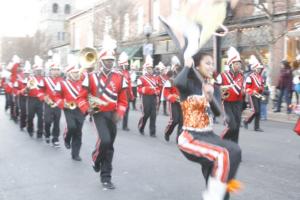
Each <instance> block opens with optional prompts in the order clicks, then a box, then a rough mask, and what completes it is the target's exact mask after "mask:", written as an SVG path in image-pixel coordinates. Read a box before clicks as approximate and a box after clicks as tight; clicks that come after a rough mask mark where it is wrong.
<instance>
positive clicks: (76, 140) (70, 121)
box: [59, 56, 85, 161]
mask: <svg viewBox="0 0 300 200" xmlns="http://www.w3.org/2000/svg"><path fill="white" fill-rule="evenodd" d="M70 57H71V56H69V59H71V58H70ZM66 75H67V78H66V80H63V81H62V82H61V97H62V99H63V100H62V101H61V103H60V104H59V107H60V108H61V109H63V110H64V114H65V118H66V122H67V129H66V131H65V134H64V144H65V147H66V148H67V149H70V148H71V155H72V159H73V160H76V161H81V157H80V156H79V152H80V147H81V141H82V139H81V138H82V127H83V122H84V118H85V116H84V114H83V113H82V112H81V111H80V109H79V108H78V105H77V104H76V99H77V97H78V95H79V92H80V90H81V84H82V81H81V80H80V74H79V68H78V67H77V66H76V65H75V63H70V62H69V66H68V67H67V69H66Z"/></svg>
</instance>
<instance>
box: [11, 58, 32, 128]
mask: <svg viewBox="0 0 300 200" xmlns="http://www.w3.org/2000/svg"><path fill="white" fill-rule="evenodd" d="M29 75H30V63H29V61H26V62H25V66H24V69H23V74H22V75H21V74H20V75H19V78H18V80H17V82H16V83H15V86H16V89H17V95H18V96H19V106H20V130H21V131H23V130H24V128H25V127H26V125H27V123H26V122H27V109H26V107H27V100H28V91H27V87H26V86H27V81H28V78H29Z"/></svg>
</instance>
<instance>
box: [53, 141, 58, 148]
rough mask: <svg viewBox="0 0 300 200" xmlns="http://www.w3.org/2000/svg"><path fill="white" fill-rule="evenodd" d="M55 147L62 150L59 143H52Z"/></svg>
mask: <svg viewBox="0 0 300 200" xmlns="http://www.w3.org/2000/svg"><path fill="white" fill-rule="evenodd" d="M52 145H53V147H55V148H60V144H59V142H58V141H55V142H52Z"/></svg>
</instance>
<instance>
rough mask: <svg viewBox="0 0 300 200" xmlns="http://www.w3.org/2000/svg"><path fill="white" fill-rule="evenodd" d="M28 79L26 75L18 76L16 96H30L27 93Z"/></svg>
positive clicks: (15, 85)
mask: <svg viewBox="0 0 300 200" xmlns="http://www.w3.org/2000/svg"><path fill="white" fill-rule="evenodd" d="M27 81H28V78H25V77H24V74H18V77H17V80H16V81H15V83H14V94H16V95H21V96H28V94H27V92H26V88H27V87H26V86H27Z"/></svg>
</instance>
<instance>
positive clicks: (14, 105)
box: [10, 95, 19, 121]
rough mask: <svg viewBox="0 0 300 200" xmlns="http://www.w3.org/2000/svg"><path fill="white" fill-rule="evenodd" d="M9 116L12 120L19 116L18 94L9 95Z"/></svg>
mask: <svg viewBox="0 0 300 200" xmlns="http://www.w3.org/2000/svg"><path fill="white" fill-rule="evenodd" d="M11 99H12V100H11V106H10V117H11V119H13V120H14V121H17V120H18V117H19V96H15V95H11Z"/></svg>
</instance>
